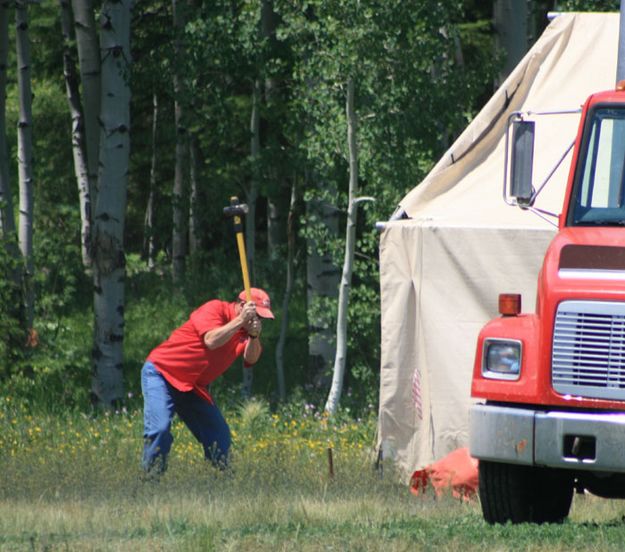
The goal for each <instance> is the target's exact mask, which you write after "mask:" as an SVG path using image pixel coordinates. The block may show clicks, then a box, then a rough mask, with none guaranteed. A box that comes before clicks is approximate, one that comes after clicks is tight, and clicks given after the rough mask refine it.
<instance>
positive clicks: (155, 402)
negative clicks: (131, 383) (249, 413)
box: [141, 361, 231, 471]
mask: <svg viewBox="0 0 625 552" xmlns="http://www.w3.org/2000/svg"><path fill="white" fill-rule="evenodd" d="M141 390H142V391H143V402H144V407H143V438H144V446H143V461H142V464H143V469H145V470H146V471H150V470H152V469H155V470H156V471H164V470H165V468H166V467H167V455H168V454H169V451H170V449H171V445H172V443H173V442H174V438H173V436H172V434H171V421H172V419H173V417H174V413H176V414H178V416H179V417H180V419H181V420H182V421H183V422H184V423H185V425H186V426H187V427H188V428H189V429H190V430H191V433H193V436H194V437H195V438H196V439H197V440H198V441H199V442H200V443H201V444H202V446H203V447H204V456H205V457H206V459H207V460H209V461H210V462H211V463H212V464H213V465H214V466H216V467H219V468H225V467H226V464H227V461H228V451H229V450H230V442H231V439H230V428H229V427H228V424H227V423H226V420H224V417H223V416H222V415H221V412H220V411H219V409H218V408H217V406H216V405H215V404H210V403H208V402H206V401H205V400H204V399H202V398H201V397H199V396H198V395H196V394H195V393H193V391H187V392H185V391H178V389H175V388H174V387H172V386H171V385H170V384H169V383H168V382H167V381H166V380H165V378H164V377H163V376H162V375H161V374H160V373H159V372H158V371H157V370H156V368H155V366H154V364H152V363H151V362H149V361H147V362H146V363H145V364H144V365H143V368H142V370H141Z"/></svg>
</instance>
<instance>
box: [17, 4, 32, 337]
mask: <svg viewBox="0 0 625 552" xmlns="http://www.w3.org/2000/svg"><path fill="white" fill-rule="evenodd" d="M15 26H16V33H15V35H16V46H17V69H18V71H17V86H18V98H19V122H18V124H17V159H18V175H19V189H20V201H19V231H18V239H19V246H20V251H21V252H22V257H23V259H24V273H23V281H24V316H25V324H26V330H27V331H30V329H31V328H32V327H33V317H34V308H35V305H34V303H35V294H34V290H33V275H34V269H35V266H34V263H33V212H34V205H33V204H34V200H35V198H34V194H33V188H34V182H33V181H34V171H33V136H32V133H33V115H32V100H33V94H32V90H31V83H30V44H29V41H28V0H24V1H22V0H18V1H17V2H16V4H15Z"/></svg>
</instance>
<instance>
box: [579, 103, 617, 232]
mask: <svg viewBox="0 0 625 552" xmlns="http://www.w3.org/2000/svg"><path fill="white" fill-rule="evenodd" d="M580 163H581V167H580V168H581V170H578V171H577V177H576V178H577V182H576V185H575V192H574V197H573V209H572V211H573V216H572V217H571V218H570V219H569V224H572V225H579V226H599V225H603V226H620V225H625V193H624V190H623V187H624V185H625V182H624V177H625V172H624V166H625V109H623V108H620V109H616V108H614V107H610V108H607V107H599V108H597V109H595V110H594V113H593V114H592V118H591V121H590V125H589V126H587V127H586V130H585V136H584V140H583V142H582V151H581V152H580Z"/></svg>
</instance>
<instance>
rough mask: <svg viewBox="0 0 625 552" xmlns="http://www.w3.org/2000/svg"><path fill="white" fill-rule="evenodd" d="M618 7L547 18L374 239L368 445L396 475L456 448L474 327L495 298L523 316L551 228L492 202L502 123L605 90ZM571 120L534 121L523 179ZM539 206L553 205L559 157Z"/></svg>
mask: <svg viewBox="0 0 625 552" xmlns="http://www.w3.org/2000/svg"><path fill="white" fill-rule="evenodd" d="M617 41H618V14H567V15H563V16H560V17H558V18H557V19H556V20H554V22H552V24H551V25H550V26H549V27H548V28H547V30H546V31H545V33H544V34H543V36H542V37H541V38H540V39H539V40H538V41H537V43H536V44H535V46H534V47H533V48H532V50H530V52H529V53H528V54H527V55H526V56H525V58H524V59H523V61H522V62H521V63H520V64H519V66H518V67H517V68H516V69H515V70H514V71H513V73H512V74H511V75H510V77H509V78H508V79H507V80H506V82H504V84H503V85H502V87H501V88H500V89H499V90H498V92H497V93H496V94H495V95H494V96H493V98H492V99H491V100H490V101H489V103H488V104H487V105H486V106H485V108H484V109H483V110H482V111H481V112H480V114H478V116H477V117H476V118H475V120H474V121H473V122H472V123H471V124H470V125H469V127H467V129H466V130H465V132H464V133H463V134H462V135H461V136H460V137H459V139H458V140H457V141H456V142H455V143H454V145H453V146H452V147H451V148H450V150H449V151H448V152H447V153H446V154H445V155H444V156H443V158H442V159H441V160H440V161H439V163H438V164H437V165H436V166H435V167H434V169H433V170H432V171H431V172H430V174H429V175H428V176H427V178H426V179H425V180H424V181H423V182H422V183H421V184H420V185H419V186H417V187H416V188H415V189H414V190H412V191H411V192H410V193H409V194H408V195H407V196H406V197H405V198H404V200H403V201H402V202H401V206H402V208H403V209H404V210H405V211H406V213H407V214H408V215H409V216H410V217H411V218H410V219H407V220H398V221H393V222H388V223H387V224H386V227H385V229H384V230H383V232H382V235H381V239H380V285H381V302H382V358H381V385H380V411H379V427H378V430H379V431H378V436H379V445H380V446H381V447H382V450H383V453H384V455H385V457H389V456H391V457H393V458H395V459H396V460H397V463H398V465H399V467H400V468H401V470H402V471H403V472H404V474H405V475H407V476H409V475H410V474H411V473H412V471H413V470H415V469H417V468H422V467H423V466H425V465H426V464H429V463H431V462H432V461H435V460H437V459H440V458H441V457H443V456H444V455H446V454H447V453H449V452H451V451H452V450H453V449H455V448H457V447H460V446H466V445H467V443H468V409H469V405H470V403H471V399H470V382H471V374H472V369H473V361H474V355H475V346H476V339H477V335H478V332H479V330H480V328H481V327H482V326H483V325H484V324H485V323H486V322H487V321H488V320H489V319H490V318H492V317H494V316H496V314H497V304H496V303H497V296H498V294H499V293H503V292H514V293H521V294H522V298H523V304H524V311H526V312H527V311H533V308H534V301H535V291H536V281H537V275H538V271H539V270H540V266H541V263H542V258H543V255H544V252H545V250H546V248H547V246H548V244H549V242H550V241H551V239H552V237H553V235H554V232H555V228H554V227H553V226H552V225H550V224H548V223H547V222H545V221H544V220H543V219H541V218H539V217H537V216H536V215H535V214H532V213H529V212H527V211H521V210H520V209H515V208H512V207H508V206H506V205H505V204H504V202H503V200H502V179H503V162H504V129H505V122H506V120H507V118H508V115H509V114H510V113H511V112H512V111H515V110H532V111H538V110H545V109H548V110H551V109H558V108H560V109H570V108H577V107H579V106H580V105H581V104H582V103H583V101H584V100H585V98H586V97H587V96H588V95H589V94H590V93H592V92H594V91H598V90H602V89H607V88H611V87H613V86H614V77H615V74H616V54H617ZM578 121H579V115H574V116H571V115H568V116H560V115H559V116H556V118H555V119H554V120H548V121H544V122H543V121H542V120H541V121H539V122H538V123H537V134H538V142H537V148H536V153H535V172H534V174H535V176H536V178H537V179H539V180H540V179H542V178H543V177H544V176H546V175H547V174H548V173H549V171H550V170H551V168H552V167H553V165H554V163H555V161H556V160H557V159H558V158H559V157H560V156H561V154H562V152H564V151H565V149H566V147H567V146H568V145H569V144H570V143H571V141H572V140H573V139H574V137H575V132H576V127H577V124H578ZM569 161H570V155H569V156H568V158H567V160H566V162H565V163H564V164H563V165H564V166H562V167H561V168H560V169H558V171H557V172H556V174H555V175H554V178H553V181H552V182H550V184H549V186H548V192H547V193H545V194H543V195H542V198H541V202H542V204H539V206H540V207H542V208H545V209H547V210H550V211H552V212H553V211H555V212H556V213H558V212H560V209H561V202H562V196H563V191H564V187H565V182H566V179H567V176H568V162H569Z"/></svg>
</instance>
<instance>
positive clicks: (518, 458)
mask: <svg viewBox="0 0 625 552" xmlns="http://www.w3.org/2000/svg"><path fill="white" fill-rule="evenodd" d="M511 127H512V147H511V148H510V157H511V158H510V163H509V164H508V163H507V164H506V165H507V169H506V173H508V169H509V171H510V186H509V189H508V185H507V183H506V184H504V187H505V188H506V189H508V192H507V193H508V194H509V197H511V198H512V199H513V201H512V203H514V204H515V205H517V206H518V207H520V208H523V209H526V210H528V211H530V210H532V205H533V202H534V200H535V197H536V195H537V194H536V190H535V189H534V187H533V184H532V183H531V179H532V176H531V173H532V170H531V163H532V159H533V155H534V152H533V132H534V127H533V126H532V125H531V121H528V117H527V116H525V115H523V114H516V115H515V118H514V121H512V123H511ZM506 149H508V148H506ZM506 156H507V157H508V152H507V153H506ZM506 178H507V174H506ZM528 216H530V215H529V213H528ZM557 226H558V231H557V234H556V236H555V237H554V239H553V241H552V242H551V244H550V246H549V248H548V250H547V252H546V254H545V258H544V262H543V265H542V268H541V270H540V273H539V274H538V285H537V297H536V304H535V310H534V312H528V313H523V312H522V308H521V301H520V296H519V295H516V294H514V293H509V294H503V295H501V296H500V298H499V299H500V300H499V305H500V314H501V316H500V317H498V318H496V319H494V320H492V321H490V322H489V323H488V324H486V326H485V327H484V328H482V330H481V332H480V334H479V337H478V342H477V351H476V356H475V363H474V369H473V378H472V386H471V394H472V397H473V398H474V399H476V402H475V404H474V405H473V406H472V407H471V412H470V451H471V454H472V456H474V457H475V458H477V459H478V460H479V479H480V499H481V504H482V511H483V514H484V518H485V519H486V521H488V522H489V523H505V522H508V521H511V522H513V523H518V522H536V523H543V522H559V521H562V520H564V519H565V518H566V517H567V515H568V513H569V509H570V506H571V502H572V497H573V492H574V490H577V491H578V492H585V491H587V492H590V493H593V494H596V495H599V496H603V497H606V498H625V82H622V83H619V84H618V85H617V87H616V90H612V91H606V92H601V93H597V94H594V95H592V96H590V97H589V98H588V99H587V100H586V102H585V104H584V106H583V107H582V110H581V117H580V123H579V127H578V133H577V137H576V139H575V142H574V146H573V154H572V161H571V167H570V170H569V177H568V182H567V188H566V192H565V197H564V203H563V207H562V212H561V214H560V215H559V216H558V219H557Z"/></svg>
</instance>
